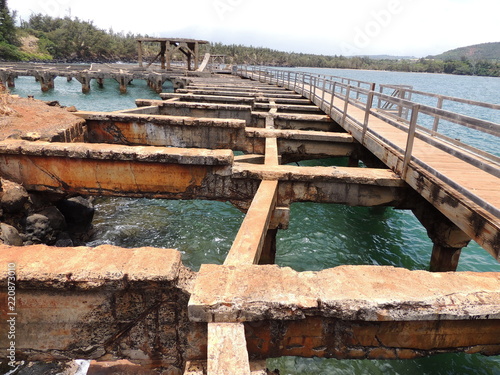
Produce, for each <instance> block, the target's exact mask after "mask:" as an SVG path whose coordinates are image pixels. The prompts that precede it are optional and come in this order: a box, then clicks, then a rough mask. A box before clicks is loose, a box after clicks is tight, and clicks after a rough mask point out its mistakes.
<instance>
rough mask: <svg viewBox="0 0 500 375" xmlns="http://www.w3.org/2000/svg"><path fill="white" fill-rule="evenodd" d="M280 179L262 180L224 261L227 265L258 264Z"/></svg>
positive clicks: (274, 205)
mask: <svg viewBox="0 0 500 375" xmlns="http://www.w3.org/2000/svg"><path fill="white" fill-rule="evenodd" d="M277 191H278V181H262V182H261V183H260V187H259V190H258V191H257V194H256V195H255V198H254V199H253V201H252V204H251V206H250V208H249V210H248V212H247V214H246V216H245V219H244V220H243V223H242V224H241V227H240V230H239V231H238V234H237V235H236V239H235V240H234V242H233V245H232V246H231V249H230V250H229V254H228V255H227V257H226V260H225V261H224V264H225V265H233V266H236V265H242V264H246V265H248V264H258V263H259V260H260V256H261V253H262V249H263V246H264V241H265V237H266V234H267V231H268V229H269V224H270V222H271V218H272V214H273V211H274V208H275V207H276V200H277Z"/></svg>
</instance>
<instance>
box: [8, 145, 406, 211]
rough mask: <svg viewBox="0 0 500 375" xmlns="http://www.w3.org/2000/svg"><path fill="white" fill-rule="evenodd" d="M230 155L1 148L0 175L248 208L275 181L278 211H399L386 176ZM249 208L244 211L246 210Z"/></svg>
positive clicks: (27, 182)
mask: <svg viewBox="0 0 500 375" xmlns="http://www.w3.org/2000/svg"><path fill="white" fill-rule="evenodd" d="M233 159H234V157H233V153H232V151H230V150H207V149H178V148H158V147H130V146H120V145H103V144H83V143H47V142H36V143H33V142H25V141H16V140H8V141H3V142H0V173H1V174H2V176H4V178H7V179H10V180H12V181H15V182H18V183H21V184H23V185H24V186H25V187H26V188H27V189H28V190H32V191H51V192H56V193H60V194H84V195H106V196H128V197H149V198H166V199H210V200H221V201H228V200H229V201H235V202H236V201H239V202H246V203H248V202H250V201H251V199H252V198H253V196H254V195H255V193H256V192H257V189H258V186H259V183H260V181H261V180H262V179H278V180H280V184H279V193H278V202H279V205H280V206H285V207H286V206H289V205H290V203H292V202H303V201H313V202H314V201H316V202H323V203H347V204H349V205H361V206H365V205H369V206H372V205H375V206H376V205H391V204H399V203H400V202H401V201H402V200H403V199H404V198H405V194H404V192H405V188H404V184H403V183H402V182H401V180H399V179H398V178H395V177H394V175H392V174H391V173H390V172H389V171H386V170H371V169H365V168H359V169H358V168H341V167H336V168H334V167H293V166H278V167H277V166H274V167H272V166H271V167H267V166H262V165H250V164H247V163H234V164H233ZM247 207H248V206H247Z"/></svg>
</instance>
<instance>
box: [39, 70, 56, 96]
mask: <svg viewBox="0 0 500 375" xmlns="http://www.w3.org/2000/svg"><path fill="white" fill-rule="evenodd" d="M35 78H36V80H37V81H38V82H40V88H41V89H42V91H43V92H47V91H49V90H51V89H53V88H54V76H53V75H52V74H50V73H47V72H42V73H37V75H36V76H35Z"/></svg>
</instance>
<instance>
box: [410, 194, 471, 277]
mask: <svg viewBox="0 0 500 375" xmlns="http://www.w3.org/2000/svg"><path fill="white" fill-rule="evenodd" d="M413 213H414V214H415V216H416V217H417V219H418V220H419V221H420V222H421V223H422V225H423V226H424V227H425V229H426V230H427V234H428V236H429V238H430V239H431V240H432V242H433V243H434V246H433V248H432V256H431V263H430V271H431V272H455V271H456V270H457V267H458V262H459V260H460V254H461V252H462V248H464V247H466V246H467V245H468V244H469V242H470V241H471V238H470V237H469V236H468V235H467V234H466V233H464V232H463V231H462V230H461V229H460V228H458V227H457V226H456V225H455V224H453V223H452V222H451V221H450V220H449V219H448V218H447V217H446V216H444V215H443V214H442V213H441V212H439V211H438V210H437V209H436V208H435V207H434V206H432V205H431V204H430V203H428V202H427V201H422V202H419V204H418V207H417V208H414V209H413Z"/></svg>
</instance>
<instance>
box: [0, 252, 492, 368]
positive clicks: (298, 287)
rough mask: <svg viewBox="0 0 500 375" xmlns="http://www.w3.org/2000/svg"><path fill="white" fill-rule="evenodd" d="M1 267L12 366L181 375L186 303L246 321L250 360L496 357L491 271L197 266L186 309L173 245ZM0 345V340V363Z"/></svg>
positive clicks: (17, 257)
mask: <svg viewBox="0 0 500 375" xmlns="http://www.w3.org/2000/svg"><path fill="white" fill-rule="evenodd" d="M0 263H1V264H9V263H14V264H15V265H16V266H15V269H16V305H15V309H16V312H17V313H18V315H17V317H16V345H15V346H16V358H18V359H20V360H22V359H24V360H31V361H36V360H40V361H55V360H69V359H76V358H79V359H96V360H98V361H113V360H117V359H127V360H130V361H132V362H133V363H137V364H140V365H142V366H145V367H146V368H148V367H149V368H152V367H158V366H164V367H165V368H166V369H167V371H173V373H180V372H181V371H182V369H183V368H184V365H185V363H186V362H187V361H198V360H206V359H207V344H208V339H207V323H206V322H199V323H197V322H193V321H190V320H189V319H188V308H189V309H190V310H191V312H190V313H191V314H193V311H192V310H193V307H194V309H195V311H194V313H195V318H197V319H196V320H198V318H203V319H200V320H209V321H212V320H218V319H224V320H227V322H229V323H232V322H240V321H244V326H245V337H246V341H247V349H248V353H249V357H250V359H265V358H271V357H277V356H283V355H298V356H304V357H331V358H349V359H354V358H356V359H361V358H372V359H395V358H399V359H408V358H415V357H419V356H423V355H429V354H436V353H443V352H453V351H464V352H467V353H484V354H487V355H498V354H500V342H499V338H500V304H499V301H500V298H499V293H500V292H499V291H500V276H499V275H498V274H494V273H445V274H431V273H428V272H424V271H408V270H405V269H399V268H393V267H377V266H343V267H338V268H334V269H330V270H324V271H321V272H302V273H298V272H295V271H292V270H290V269H288V268H283V269H281V268H279V267H277V266H238V267H234V266H228V267H226V266H214V265H205V266H203V267H202V269H201V271H200V273H199V275H198V277H197V278H196V281H195V283H196V285H195V288H194V294H193V295H192V299H191V301H190V302H189V306H188V298H189V296H190V294H191V293H192V286H190V285H191V283H192V281H191V280H194V274H193V273H192V272H190V271H189V270H187V269H186V268H184V267H183V266H182V264H181V262H180V254H179V253H178V252H176V251H173V250H166V249H153V248H142V249H121V248H116V247H112V246H102V247H99V248H96V249H92V248H83V247H79V248H73V249H65V248H52V247H47V246H43V245H38V246H31V247H20V248H13V247H6V246H2V247H0ZM262 281H265V282H262ZM0 283H1V284H2V285H6V283H7V267H5V268H4V269H3V270H0ZM408 285H412V288H408V287H407V286H408ZM6 297H7V294H6V290H2V293H1V295H0V300H1V301H6ZM196 301H198V302H196ZM2 305H3V306H7V304H6V303H5V304H3V302H2ZM6 312H7V311H5V310H4V309H1V310H0V326H1V327H0V328H1V330H2V332H4V331H6V328H7V325H8V322H7V316H6V315H5V314H6ZM205 318H206V319H205ZM7 341H8V340H7V337H6V336H5V335H0V359H4V358H6V356H7V353H8V351H7V349H8V348H9V345H10V343H9V342H7ZM175 371H177V372H175ZM167 373H168V372H167Z"/></svg>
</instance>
